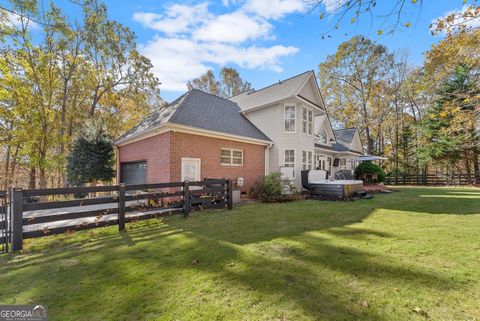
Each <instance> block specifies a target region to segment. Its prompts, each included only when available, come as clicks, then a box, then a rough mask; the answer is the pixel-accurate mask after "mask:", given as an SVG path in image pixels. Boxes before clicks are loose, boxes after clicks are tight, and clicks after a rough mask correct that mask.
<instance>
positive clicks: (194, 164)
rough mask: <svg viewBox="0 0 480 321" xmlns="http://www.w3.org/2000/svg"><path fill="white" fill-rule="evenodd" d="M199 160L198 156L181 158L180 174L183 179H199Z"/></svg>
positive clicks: (192, 180) (191, 180)
mask: <svg viewBox="0 0 480 321" xmlns="http://www.w3.org/2000/svg"><path fill="white" fill-rule="evenodd" d="M200 167H201V161H200V158H186V157H183V158H182V176H181V180H182V182H183V181H190V182H194V181H199V180H200V179H201V174H200Z"/></svg>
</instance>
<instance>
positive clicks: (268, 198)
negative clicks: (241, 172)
mask: <svg viewBox="0 0 480 321" xmlns="http://www.w3.org/2000/svg"><path fill="white" fill-rule="evenodd" d="M284 188H285V189H287V190H290V193H288V194H286V193H283V190H284ZM250 194H251V195H252V196H254V197H256V198H258V199H259V200H260V201H262V202H264V203H276V202H288V201H293V200H296V199H298V198H299V195H300V194H299V192H298V190H297V188H296V187H295V186H294V185H293V184H292V183H291V182H290V181H289V180H284V179H282V175H281V174H280V173H272V174H270V175H267V176H265V177H264V178H263V180H262V181H260V182H257V183H255V185H254V186H253V187H252V188H251V189H250Z"/></svg>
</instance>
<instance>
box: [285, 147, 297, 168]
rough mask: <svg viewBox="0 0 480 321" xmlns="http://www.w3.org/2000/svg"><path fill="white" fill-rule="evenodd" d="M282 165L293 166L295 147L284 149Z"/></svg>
mask: <svg viewBox="0 0 480 321" xmlns="http://www.w3.org/2000/svg"><path fill="white" fill-rule="evenodd" d="M284 157H285V158H284V162H283V163H284V165H285V166H286V167H295V149H285V155H284Z"/></svg>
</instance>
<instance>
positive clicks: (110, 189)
mask: <svg viewBox="0 0 480 321" xmlns="http://www.w3.org/2000/svg"><path fill="white" fill-rule="evenodd" d="M8 194H9V198H8V200H9V205H8V206H7V196H6V195H7V193H5V192H3V194H2V192H1V191H0V215H2V213H3V216H0V243H2V244H5V247H6V250H7V251H8V246H9V245H10V248H11V250H13V251H16V250H21V249H22V243H23V240H24V239H29V238H36V237H42V236H48V235H54V234H61V233H66V232H67V233H68V232H73V231H79V230H86V229H92V228H97V227H105V226H110V225H118V228H119V230H120V231H122V230H124V229H125V223H127V222H132V221H138V220H145V219H150V218H158V217H163V216H169V215H173V214H183V215H184V216H185V217H187V216H188V215H189V213H190V212H191V211H195V210H200V209H209V208H217V209H221V208H226V207H227V208H228V209H231V208H232V206H233V200H232V181H231V180H230V179H224V178H222V179H205V180H203V181H195V182H189V181H184V182H170V183H154V184H135V185H129V184H127V185H126V184H119V185H110V186H95V187H93V186H92V187H66V188H48V189H26V190H24V189H21V188H12V189H10V190H9V193H8ZM2 195H5V206H4V208H3V212H2V207H1V204H2V203H1V200H2V198H1V197H2ZM2 219H3V220H2ZM2 240H3V242H2ZM4 252H5V251H4Z"/></svg>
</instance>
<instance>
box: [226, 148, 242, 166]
mask: <svg viewBox="0 0 480 321" xmlns="http://www.w3.org/2000/svg"><path fill="white" fill-rule="evenodd" d="M222 150H229V151H230V152H231V153H230V155H231V157H230V164H226V163H222ZM234 151H235V152H241V153H242V164H233V152H234ZM244 164H245V153H244V151H243V149H236V148H228V147H221V148H220V165H221V166H235V167H241V166H243V165H244Z"/></svg>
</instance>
